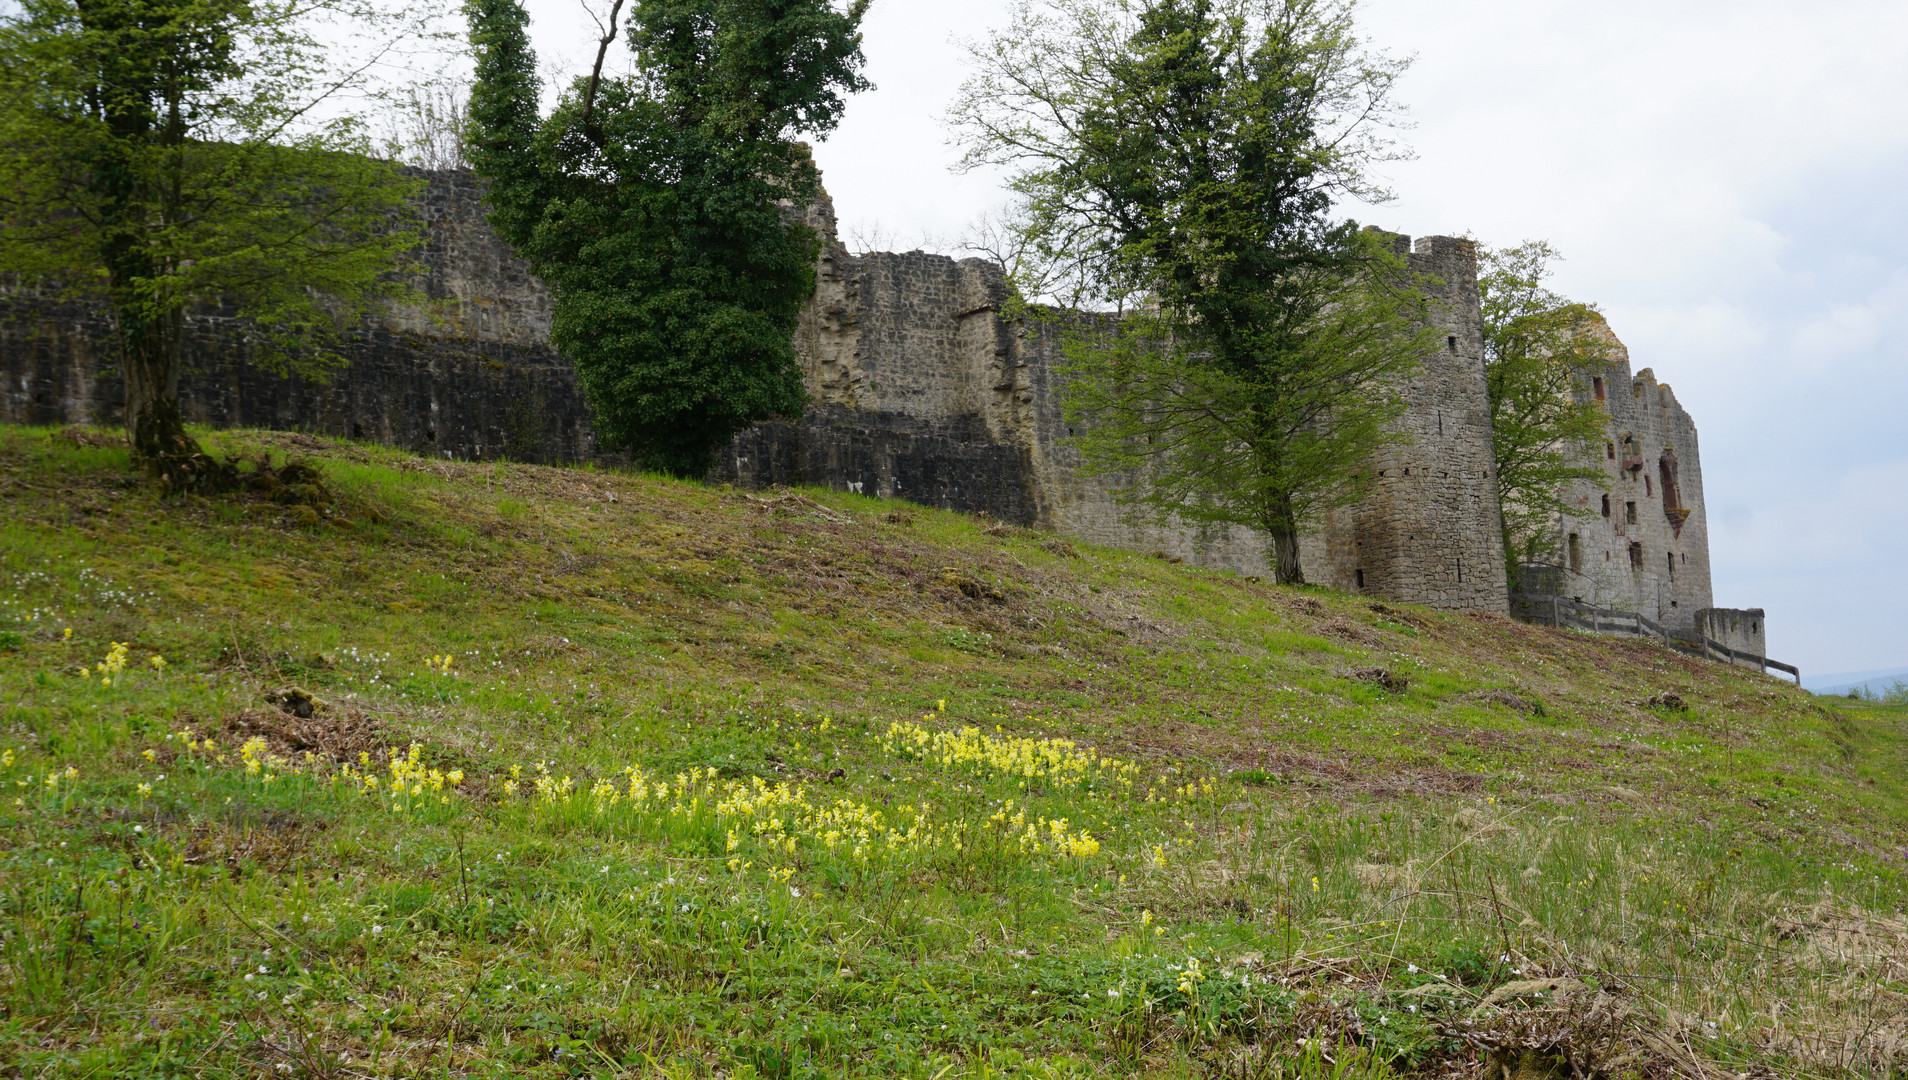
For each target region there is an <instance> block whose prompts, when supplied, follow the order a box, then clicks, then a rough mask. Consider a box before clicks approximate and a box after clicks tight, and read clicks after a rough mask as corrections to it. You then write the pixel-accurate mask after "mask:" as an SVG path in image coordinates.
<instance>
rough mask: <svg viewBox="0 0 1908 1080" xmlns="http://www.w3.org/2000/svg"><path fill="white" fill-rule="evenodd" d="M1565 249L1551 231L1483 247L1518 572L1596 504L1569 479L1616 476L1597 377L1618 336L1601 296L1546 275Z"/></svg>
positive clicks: (1503, 488)
mask: <svg viewBox="0 0 1908 1080" xmlns="http://www.w3.org/2000/svg"><path fill="white" fill-rule="evenodd" d="M1558 258H1559V256H1558V255H1557V252H1556V251H1555V249H1553V248H1552V247H1551V246H1550V245H1549V244H1548V243H1546V242H1544V241H1542V240H1530V241H1525V242H1524V243H1522V244H1519V245H1517V246H1516V247H1510V248H1491V247H1488V246H1484V245H1480V246H1479V249H1478V261H1479V264H1480V267H1481V270H1482V272H1481V273H1480V274H1479V275H1478V282H1477V285H1478V292H1479V294H1480V295H1481V298H1482V300H1483V305H1484V377H1485V380H1486V383H1487V385H1488V389H1489V393H1490V402H1491V439H1492V449H1493V453H1494V457H1495V459H1496V461H1495V468H1494V469H1493V471H1494V473H1495V474H1496V476H1497V492H1498V499H1499V502H1500V503H1501V504H1502V506H1503V508H1504V557H1505V558H1506V559H1507V560H1508V561H1509V566H1507V567H1506V570H1507V572H1509V573H1510V574H1511V575H1512V577H1513V579H1514V578H1515V575H1516V571H1517V565H1518V564H1519V563H1531V562H1539V561H1542V560H1544V559H1546V558H1549V557H1552V556H1554V555H1555V554H1556V549H1557V544H1558V538H1559V533H1560V532H1561V530H1559V529H1558V528H1557V522H1558V521H1559V520H1562V519H1568V518H1570V517H1587V516H1591V515H1593V514H1594V513H1596V511H1594V510H1591V509H1587V508H1586V507H1583V506H1580V505H1578V504H1577V503H1574V502H1571V501H1570V500H1569V499H1568V498H1567V492H1568V488H1569V486H1570V485H1571V484H1572V483H1574V482H1577V481H1591V482H1593V483H1596V484H1598V485H1600V486H1601V485H1604V484H1607V483H1608V479H1609V478H1608V476H1607V474H1606V473H1605V472H1604V470H1603V469H1602V468H1601V467H1600V462H1601V457H1602V453H1601V450H1602V446H1601V444H1602V442H1603V439H1604V435H1605V433H1606V431H1607V428H1608V424H1609V417H1608V414H1607V413H1605V412H1604V410H1603V408H1602V407H1601V406H1600V405H1599V404H1598V403H1597V401H1596V400H1595V398H1594V396H1593V395H1592V394H1590V393H1589V390H1588V386H1589V382H1588V380H1589V379H1590V378H1591V377H1592V376H1593V375H1594V374H1595V373H1596V372H1597V370H1598V369H1599V367H1600V365H1602V364H1605V363H1608V362H1609V361H1610V359H1611V344H1610V338H1609V335H1608V330H1607V328H1606V327H1605V326H1604V324H1603V318H1602V316H1600V315H1598V314H1597V311H1596V308H1595V307H1594V306H1592V305H1589V304H1583V303H1578V302H1576V301H1572V300H1569V299H1567V298H1565V297H1563V296H1560V295H1558V294H1557V293H1555V292H1552V291H1551V290H1550V289H1549V288H1548V287H1547V286H1546V285H1545V281H1546V280H1547V279H1548V278H1549V277H1550V267H1551V264H1552V263H1553V262H1555V261H1557V259H1558Z"/></svg>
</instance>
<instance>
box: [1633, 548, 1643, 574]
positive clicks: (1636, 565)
mask: <svg viewBox="0 0 1908 1080" xmlns="http://www.w3.org/2000/svg"><path fill="white" fill-rule="evenodd" d="M1630 569H1632V570H1641V569H1643V545H1642V544H1641V543H1639V542H1635V541H1632V542H1631V544H1630Z"/></svg>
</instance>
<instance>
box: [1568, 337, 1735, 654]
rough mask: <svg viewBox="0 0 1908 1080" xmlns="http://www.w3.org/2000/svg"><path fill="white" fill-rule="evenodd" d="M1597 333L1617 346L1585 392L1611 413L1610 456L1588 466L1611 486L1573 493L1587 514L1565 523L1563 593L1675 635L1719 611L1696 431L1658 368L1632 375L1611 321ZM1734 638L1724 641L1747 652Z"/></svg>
mask: <svg viewBox="0 0 1908 1080" xmlns="http://www.w3.org/2000/svg"><path fill="white" fill-rule="evenodd" d="M1592 332H1594V333H1595V334H1597V335H1598V336H1599V337H1601V338H1602V339H1603V340H1604V341H1605V343H1606V344H1607V345H1608V347H1609V357H1610V359H1609V361H1608V362H1607V363H1604V364H1601V365H1597V366H1596V367H1594V368H1593V369H1591V370H1589V371H1587V372H1585V377H1584V379H1583V380H1582V382H1581V384H1580V385H1579V388H1578V394H1579V395H1580V396H1581V397H1582V399H1583V400H1586V401H1594V402H1596V403H1597V404H1598V405H1599V406H1601V407H1602V408H1603V409H1604V411H1605V412H1606V413H1607V414H1608V416H1609V420H1608V425H1607V428H1606V431H1605V438H1604V440H1603V444H1602V446H1601V447H1600V448H1599V449H1600V453H1598V454H1597V455H1596V457H1595V458H1594V459H1592V461H1590V462H1587V464H1591V465H1593V466H1594V467H1596V468H1597V469H1599V470H1601V471H1602V472H1603V474H1604V477H1605V479H1604V486H1599V485H1597V484H1596V483H1594V482H1591V481H1578V482H1575V483H1573V484H1571V485H1570V486H1569V487H1568V488H1567V489H1566V492H1565V499H1566V502H1569V503H1574V504H1575V505H1576V507H1577V509H1578V514H1577V515H1576V516H1565V517H1563V518H1562V519H1561V520H1559V522H1558V524H1557V529H1558V532H1559V544H1558V548H1557V550H1558V552H1559V553H1560V556H1561V562H1562V569H1563V575H1562V582H1561V588H1560V589H1559V591H1560V592H1561V593H1562V594H1563V595H1566V596H1571V597H1574V598H1576V599H1579V600H1582V601H1584V602H1586V603H1591V604H1597V605H1599V606H1601V607H1606V608H1617V609H1619V610H1623V611H1636V612H1641V613H1642V614H1644V615H1648V616H1649V617H1650V618H1652V619H1655V620H1656V621H1657V622H1659V623H1661V624H1663V625H1664V626H1666V627H1668V628H1670V629H1671V630H1684V631H1688V630H1694V629H1699V627H1697V625H1696V616H1697V613H1698V612H1699V611H1702V610H1704V609H1707V608H1709V607H1710V585H1709V521H1708V518H1707V516H1706V515H1705V514H1704V512H1703V472H1702V459H1701V457H1700V455H1699V454H1698V451H1697V445H1696V425H1695V423H1694V422H1693V421H1692V420H1691V419H1690V417H1689V413H1687V412H1685V411H1684V410H1683V407H1682V406H1681V405H1679V404H1678V403H1677V401H1676V395H1675V394H1674V393H1672V392H1671V391H1670V388H1669V385H1668V384H1667V383H1659V382H1657V381H1656V375H1655V373H1654V372H1652V371H1651V370H1650V369H1649V368H1644V369H1643V370H1642V371H1639V372H1637V373H1636V374H1634V375H1632V374H1631V373H1630V354H1629V350H1628V349H1626V348H1625V347H1624V346H1623V343H1622V342H1621V341H1619V340H1617V337H1616V335H1615V334H1614V333H1612V332H1611V331H1610V328H1609V326H1608V325H1607V324H1605V323H1603V322H1602V320H1601V319H1599V320H1598V321H1597V323H1596V324H1595V326H1594V327H1593V331H1592ZM1758 625H1760V623H1759V621H1758ZM1711 636H1712V637H1715V638H1716V639H1717V640H1719V641H1720V640H1724V639H1723V638H1722V636H1721V635H1714V634H1712V635H1711ZM1734 640H1736V639H1734V638H1732V639H1730V640H1729V641H1725V642H1724V643H1725V644H1730V645H1731V647H1732V648H1736V647H1741V646H1737V645H1734V644H1732V643H1731V642H1732V641H1734ZM1757 652H1758V654H1760V647H1758V648H1757Z"/></svg>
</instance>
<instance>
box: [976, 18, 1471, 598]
mask: <svg viewBox="0 0 1908 1080" xmlns="http://www.w3.org/2000/svg"><path fill="white" fill-rule="evenodd" d="M971 51H972V55H973V60H974V63H975V65H976V68H977V70H976V73H975V74H974V76H973V77H972V78H971V79H970V80H969V81H968V83H967V84H966V86H965V87H964V88H963V90H962V94H961V96H960V98H959V100H958V101H957V103H956V105H955V108H954V110H953V117H952V118H953V121H954V123H955V125H956V128H957V130H958V131H959V132H960V133H961V135H962V137H963V138H964V139H965V141H966V144H967V147H968V152H967V156H966V158H965V159H964V160H965V162H966V164H968V165H969V166H975V167H977V166H981V165H996V166H1006V167H1008V168H1010V169H1013V170H1014V174H1013V180H1012V185H1013V187H1014V189H1015V191H1016V192H1017V193H1018V195H1019V197H1020V200H1021V202H1020V205H1019V206H1018V207H1017V208H1016V209H1015V211H1014V212H1013V213H1012V214H1011V215H1010V216H1009V217H1008V218H1007V219H1006V220H1008V221H1010V222H1012V223H1014V225H1015V232H1016V237H1017V241H1018V246H1016V247H1015V248H1014V250H1015V251H1016V252H1017V254H1019V255H1020V258H1021V262H1022V263H1023V264H1025V265H1026V266H1027V267H1028V269H1027V270H1024V271H1023V272H1022V274H1021V280H1022V281H1023V282H1026V283H1033V282H1039V283H1040V285H1042V286H1044V287H1046V288H1048V289H1049V291H1050V294H1051V295H1054V296H1056V297H1057V298H1060V299H1063V300H1067V301H1072V302H1079V303H1086V304H1090V305H1094V306H1100V307H1111V308H1113V309H1114V310H1116V311H1119V312H1122V313H1124V312H1128V311H1133V310H1137V314H1133V315H1129V316H1127V317H1125V318H1124V319H1123V320H1122V321H1121V323H1120V329H1119V330H1118V331H1116V332H1112V333H1106V332H1091V333H1074V334H1071V335H1070V337H1069V344H1068V352H1069V359H1070V361H1071V363H1070V370H1071V374H1072V382H1071V389H1070V398H1069V401H1070V408H1071V409H1072V411H1073V414H1074V415H1075V416H1076V417H1077V418H1078V420H1079V425H1078V426H1082V427H1084V428H1085V429H1086V432H1087V434H1086V435H1085V436H1084V437H1083V438H1082V442H1081V446H1082V449H1083V450H1084V452H1085V454H1086V456H1087V460H1088V463H1089V465H1090V466H1091V467H1093V468H1095V469H1098V470H1101V471H1114V470H1127V469H1137V470H1140V472H1141V474H1142V475H1141V477H1140V480H1139V483H1138V484H1136V485H1135V486H1134V487H1133V488H1132V489H1131V490H1130V492H1129V494H1128V496H1127V498H1128V501H1129V503H1130V504H1131V505H1133V506H1134V507H1136V508H1139V509H1143V510H1146V511H1150V512H1151V513H1153V514H1154V515H1155V516H1159V517H1177V518H1180V519H1182V520H1189V521H1198V522H1221V523H1229V524H1239V525H1247V526H1250V527H1253V528H1257V529H1260V530H1263V531H1264V532H1265V533H1266V534H1267V535H1268V538H1269V540H1270V546H1271V550H1270V552H1269V553H1268V554H1269V556H1270V561H1271V562H1273V564H1274V565H1275V566H1276V568H1277V573H1278V577H1279V580H1281V581H1284V582H1300V581H1303V579H1304V575H1303V570H1302V568H1301V567H1300V565H1299V559H1298V537H1299V535H1300V532H1301V531H1302V529H1303V528H1304V527H1305V526H1306V525H1307V524H1308V523H1309V522H1311V521H1313V520H1315V519H1316V518H1317V517H1318V515H1319V514H1321V513H1322V512H1324V511H1325V510H1328V509H1330V508H1332V507H1334V506H1339V505H1344V504H1346V503H1348V502H1350V501H1353V500H1355V499H1356V498H1357V497H1358V496H1359V494H1360V492H1361V489H1362V488H1361V485H1362V482H1363V479H1364V478H1365V477H1367V476H1368V470H1367V469H1366V468H1365V462H1366V460H1367V459H1368V458H1369V456H1370V454H1371V453H1372V452H1373V451H1374V450H1376V449H1378V448H1379V447H1382V446H1384V445H1386V444H1387V443H1390V442H1393V441H1395V440H1396V439H1397V438H1398V437H1399V436H1398V434H1397V433H1396V429H1395V427H1394V425H1393V424H1392V421H1393V420H1394V419H1395V418H1396V417H1397V415H1398V413H1399V412H1400V410H1401V408H1402V405H1401V402H1400V400H1399V398H1398V395H1397V393H1396V391H1395V389H1394V387H1395V384H1396V383H1397V382H1398V381H1399V380H1400V378H1401V377H1402V376H1403V375H1404V374H1406V373H1407V372H1409V371H1410V370H1411V369H1412V368H1413V367H1414V366H1415V365H1416V364H1417V363H1418V361H1419V358H1420V357H1422V356H1423V355H1425V354H1426V353H1428V352H1429V351H1431V349H1432V348H1434V347H1435V346H1434V344H1433V337H1434V332H1433V331H1430V330H1429V329H1428V328H1427V327H1426V314H1427V313H1426V312H1425V311H1424V308H1423V300H1422V292H1421V290H1420V289H1419V288H1418V284H1419V283H1418V282H1417V281H1416V280H1414V279H1413V278H1412V277H1411V275H1409V274H1408V273H1407V272H1406V271H1405V268H1404V266H1403V263H1402V260H1401V259H1399V258H1398V257H1397V256H1396V255H1395V254H1393V253H1392V252H1391V251H1390V247H1389V244H1388V243H1387V241H1386V238H1384V237H1383V236H1382V235H1377V234H1361V233H1360V232H1359V231H1358V229H1357V227H1356V226H1355V225H1354V224H1353V223H1352V222H1350V221H1347V220H1343V219H1339V218H1336V217H1334V215H1333V212H1332V208H1333V207H1332V204H1333V200H1334V198H1336V197H1341V196H1357V197H1364V198H1371V199H1376V198H1381V197H1383V196H1384V193H1383V192H1382V191H1381V190H1379V189H1378V188H1376V187H1375V186H1374V185H1373V184H1372V183H1371V182H1370V181H1369V179H1368V178H1367V170H1368V169H1369V167H1370V166H1371V165H1373V164H1374V163H1376V162H1379V161H1382V160H1387V159H1390V158H1393V157H1396V156H1399V155H1398V152H1397V150H1396V149H1395V147H1394V145H1393V144H1392V143H1391V142H1390V141H1389V139H1388V137H1387V136H1386V130H1387V128H1389V127H1391V126H1395V124H1396V122H1397V120H1398V115H1397V110H1396V109H1395V108H1394V107H1393V105H1392V103H1391V99H1390V90H1391V85H1392V82H1393V80H1394V79H1395V78H1396V77H1397V75H1398V73H1399V72H1400V71H1401V70H1402V67H1403V64H1402V63H1401V62H1399V61H1395V60H1391V59H1388V58H1386V57H1384V56H1382V55H1378V54H1374V53H1372V52H1370V51H1369V50H1367V49H1366V48H1365V46H1364V45H1363V43H1362V42H1361V41H1360V39H1359V37H1358V35H1357V33H1356V30H1355V27H1354V25H1353V20H1352V5H1351V4H1350V3H1345V2H1337V0H1024V2H1023V3H1022V4H1021V5H1020V6H1019V7H1018V8H1017V9H1016V13H1015V19H1014V23H1013V25H1012V26H1011V27H1010V28H1009V29H1007V30H1005V31H1003V32H1001V33H998V34H995V35H994V36H993V37H991V38H989V39H988V40H987V41H986V42H984V43H981V44H978V45H975V46H974V47H973V48H972V50H971ZM1056 282H1064V283H1065V284H1064V285H1060V286H1056V285H1055V284H1054V283H1056Z"/></svg>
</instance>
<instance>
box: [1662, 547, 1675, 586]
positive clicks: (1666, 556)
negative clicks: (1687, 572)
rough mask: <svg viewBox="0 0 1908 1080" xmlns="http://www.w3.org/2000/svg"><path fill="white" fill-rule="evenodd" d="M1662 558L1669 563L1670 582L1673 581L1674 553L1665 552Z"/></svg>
mask: <svg viewBox="0 0 1908 1080" xmlns="http://www.w3.org/2000/svg"><path fill="white" fill-rule="evenodd" d="M1663 558H1664V559H1665V560H1667V561H1668V562H1669V576H1670V580H1671V581H1675V580H1676V554H1675V553H1674V552H1670V551H1666V552H1664V553H1663Z"/></svg>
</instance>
